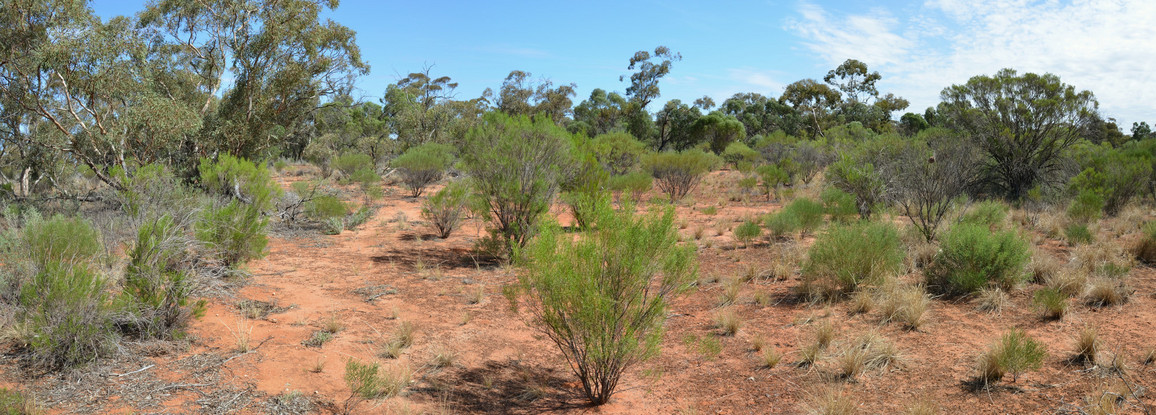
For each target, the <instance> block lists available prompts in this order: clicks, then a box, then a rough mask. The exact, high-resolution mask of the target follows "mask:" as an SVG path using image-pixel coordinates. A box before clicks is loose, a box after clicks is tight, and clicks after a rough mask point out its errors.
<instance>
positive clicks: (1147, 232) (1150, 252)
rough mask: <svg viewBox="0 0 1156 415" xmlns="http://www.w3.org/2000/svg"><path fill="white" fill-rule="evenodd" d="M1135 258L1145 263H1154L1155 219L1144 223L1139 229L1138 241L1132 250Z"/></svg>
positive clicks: (1155, 262) (1155, 247)
mask: <svg viewBox="0 0 1156 415" xmlns="http://www.w3.org/2000/svg"><path fill="white" fill-rule="evenodd" d="M1133 252H1134V253H1135V254H1136V258H1138V259H1139V260H1140V261H1143V262H1144V263H1147V264H1156V221H1150V222H1148V223H1145V224H1144V227H1143V229H1142V230H1141V236H1140V242H1138V243H1137V244H1136V248H1135V249H1134V250H1133Z"/></svg>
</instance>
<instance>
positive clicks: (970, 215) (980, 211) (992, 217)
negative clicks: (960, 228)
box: [962, 200, 1007, 229]
mask: <svg viewBox="0 0 1156 415" xmlns="http://www.w3.org/2000/svg"><path fill="white" fill-rule="evenodd" d="M1005 218H1007V205H1004V204H1003V203H1000V202H998V201H995V200H985V201H982V202H979V203H977V204H976V205H975V206H974V207H972V208H971V209H970V210H968V211H967V213H965V214H964V215H963V220H962V222H963V223H970V224H976V225H984V226H987V227H988V228H989V229H1000V228H1002V227H1003V222H1004V219H1005Z"/></svg>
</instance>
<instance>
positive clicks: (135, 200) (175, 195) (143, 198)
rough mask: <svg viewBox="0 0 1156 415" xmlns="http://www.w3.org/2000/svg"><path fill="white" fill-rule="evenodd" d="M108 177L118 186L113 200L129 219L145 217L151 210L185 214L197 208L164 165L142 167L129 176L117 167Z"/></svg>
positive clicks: (183, 187)
mask: <svg viewBox="0 0 1156 415" xmlns="http://www.w3.org/2000/svg"><path fill="white" fill-rule="evenodd" d="M111 175H112V176H113V177H114V178H115V180H116V181H117V182H119V183H120V188H119V189H117V190H116V192H115V193H113V197H114V199H115V201H116V203H117V204H119V205H120V207H121V210H123V211H124V212H125V213H127V214H128V215H129V216H144V215H145V214H146V212H150V211H151V212H163V213H161V214H165V213H178V212H179V213H185V212H188V211H190V210H192V207H194V206H197V205H198V203H197V202H196V201H195V199H196V197H197V196H196V194H194V193H193V192H191V191H190V190H189V189H188V188H187V187H186V186H185V185H184V184H183V183H181V181H180V180H179V179H178V178H177V177H176V176H175V175H173V173H172V172H171V171H170V170H169V169H168V168H166V167H165V166H164V165H163V164H148V165H144V166H141V167H138V168H137V169H136V170H134V171H132V172H131V173H126V172H125V171H124V169H122V168H121V167H120V166H117V167H114V168H112V169H111Z"/></svg>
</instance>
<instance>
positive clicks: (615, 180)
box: [607, 171, 654, 203]
mask: <svg viewBox="0 0 1156 415" xmlns="http://www.w3.org/2000/svg"><path fill="white" fill-rule="evenodd" d="M652 187H654V178H653V177H651V176H650V175H649V174H647V173H644V172H641V171H636V172H632V173H627V174H624V175H620V176H614V177H611V178H610V181H609V182H607V188H609V189H610V190H613V191H615V192H624V193H625V192H629V195H630V200H632V201H634V202H635V203H638V202H639V201H641V200H642V195H643V194H645V193H646V192H648V191H650V188H652Z"/></svg>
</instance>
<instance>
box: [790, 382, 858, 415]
mask: <svg viewBox="0 0 1156 415" xmlns="http://www.w3.org/2000/svg"><path fill="white" fill-rule="evenodd" d="M802 409H803V413H806V414H809V415H851V414H854V413H855V412H856V411H857V408H856V405H855V401H854V400H852V399H851V397H850V396H849V395H847V394H846V393H844V392H843V390H841V389H838V388H836V387H834V386H832V387H827V388H823V389H820V390H817V391H815V392H811V393H810V394H808V396H807V398H806V400H805V401H804V402H803V408H802Z"/></svg>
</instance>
